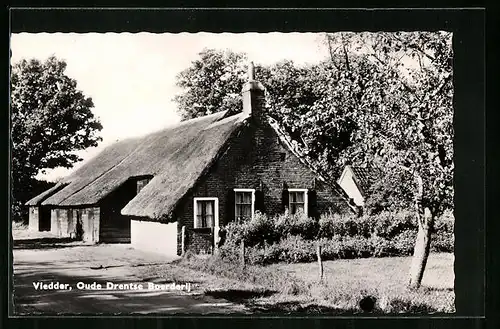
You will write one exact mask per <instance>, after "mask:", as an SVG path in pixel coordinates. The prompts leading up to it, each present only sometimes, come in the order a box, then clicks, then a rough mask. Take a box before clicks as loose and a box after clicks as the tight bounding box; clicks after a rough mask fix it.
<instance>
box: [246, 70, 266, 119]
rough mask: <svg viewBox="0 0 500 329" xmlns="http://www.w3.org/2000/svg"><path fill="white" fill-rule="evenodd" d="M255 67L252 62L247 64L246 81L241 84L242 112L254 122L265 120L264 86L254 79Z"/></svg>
mask: <svg viewBox="0 0 500 329" xmlns="http://www.w3.org/2000/svg"><path fill="white" fill-rule="evenodd" d="M254 77H255V67H254V65H253V62H250V63H249V65H248V81H247V82H246V83H245V84H244V85H243V89H242V91H241V95H242V97H243V113H245V114H247V115H248V116H250V117H252V119H253V120H254V121H255V122H256V123H262V122H265V118H266V114H265V96H264V90H265V89H264V86H263V85H262V84H261V83H260V82H259V81H256V80H255V79H254Z"/></svg>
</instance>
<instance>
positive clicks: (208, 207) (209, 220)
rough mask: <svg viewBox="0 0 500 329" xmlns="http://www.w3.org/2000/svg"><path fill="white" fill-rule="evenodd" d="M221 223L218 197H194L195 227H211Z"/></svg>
mask: <svg viewBox="0 0 500 329" xmlns="http://www.w3.org/2000/svg"><path fill="white" fill-rule="evenodd" d="M218 225H219V200H218V199H217V198H194V228H209V227H215V226H218Z"/></svg>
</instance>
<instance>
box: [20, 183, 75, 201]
mask: <svg viewBox="0 0 500 329" xmlns="http://www.w3.org/2000/svg"><path fill="white" fill-rule="evenodd" d="M66 185H67V184H66V183H62V182H59V183H57V184H56V185H54V186H52V187H51V188H49V189H48V190H46V191H45V192H43V193H40V194H38V195H37V196H36V197H34V198H33V199H31V200H29V201H28V202H26V205H27V206H38V205H40V204H41V203H42V201H44V200H46V199H47V198H48V197H50V196H51V195H53V194H54V193H56V192H58V191H60V190H62V189H63V187H65V186H66Z"/></svg>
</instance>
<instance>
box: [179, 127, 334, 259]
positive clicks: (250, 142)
mask: <svg viewBox="0 0 500 329" xmlns="http://www.w3.org/2000/svg"><path fill="white" fill-rule="evenodd" d="M253 132H254V133H253ZM283 154H285V158H284V160H282V157H283ZM261 182H262V190H261V191H262V201H263V203H262V206H260V207H259V208H261V209H262V211H263V212H265V213H266V214H270V215H274V214H277V213H282V212H284V210H285V208H284V205H283V202H282V195H283V188H284V185H283V183H285V184H286V186H285V188H307V189H314V187H316V188H315V191H316V205H317V207H316V208H317V210H318V211H319V212H326V211H328V210H329V209H331V210H332V211H339V209H337V205H338V204H342V202H340V199H339V198H338V197H337V196H336V195H334V194H333V193H332V192H331V191H330V190H329V189H327V188H325V187H324V186H323V184H321V183H319V182H318V181H317V180H316V182H315V175H314V173H313V172H311V170H310V169H309V168H307V167H306V166H305V165H304V164H302V163H301V162H300V160H299V159H298V158H297V157H296V156H295V155H293V154H292V153H291V152H290V151H289V150H288V149H287V148H286V147H284V146H282V145H281V143H280V142H279V141H278V136H277V134H276V132H275V131H274V130H273V129H272V128H271V127H269V126H266V127H264V128H261V127H259V128H255V127H253V126H250V127H247V128H245V129H244V131H243V132H242V133H241V134H240V135H239V136H238V137H236V138H235V139H234V140H233V141H232V142H231V144H230V147H229V149H228V151H227V152H226V153H225V154H224V155H223V156H222V158H221V159H219V161H218V162H217V163H216V164H215V165H214V166H213V167H212V168H211V171H210V172H209V173H208V174H207V175H206V176H205V177H204V178H203V179H202V180H201V181H199V182H198V184H197V185H196V186H195V188H194V189H193V191H192V193H190V194H187V195H186V196H185V197H184V198H183V200H182V201H181V202H180V204H179V205H178V207H177V208H176V210H175V212H174V216H175V217H176V218H177V219H178V221H179V225H178V230H179V234H178V246H179V249H178V253H180V245H181V237H180V230H181V228H182V226H183V225H185V226H186V228H187V229H188V230H189V231H190V233H189V236H188V241H187V244H188V245H189V246H190V248H191V249H192V250H193V251H195V252H200V251H201V252H203V251H205V252H209V249H211V244H212V238H211V236H212V235H211V231H210V230H206V229H205V230H203V229H197V230H193V225H194V216H193V212H194V209H193V198H194V197H217V198H218V199H219V224H220V225H226V224H227V223H228V222H229V221H231V220H233V219H234V191H233V189H234V188H253V189H255V190H256V193H257V191H259V189H260V186H261ZM315 184H316V185H315ZM256 209H257V205H256Z"/></svg>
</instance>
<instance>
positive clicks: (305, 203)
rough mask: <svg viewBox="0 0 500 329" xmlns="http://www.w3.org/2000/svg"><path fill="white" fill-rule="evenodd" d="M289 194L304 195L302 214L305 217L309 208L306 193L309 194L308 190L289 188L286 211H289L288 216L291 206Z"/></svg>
mask: <svg viewBox="0 0 500 329" xmlns="http://www.w3.org/2000/svg"><path fill="white" fill-rule="evenodd" d="M290 192H303V193H304V214H305V215H306V217H307V216H308V208H309V200H308V194H309V193H308V192H309V189H307V188H289V189H288V211H290V214H292V213H291V207H290V206H291V204H290V202H291V201H290V200H291V198H290Z"/></svg>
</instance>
